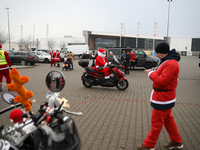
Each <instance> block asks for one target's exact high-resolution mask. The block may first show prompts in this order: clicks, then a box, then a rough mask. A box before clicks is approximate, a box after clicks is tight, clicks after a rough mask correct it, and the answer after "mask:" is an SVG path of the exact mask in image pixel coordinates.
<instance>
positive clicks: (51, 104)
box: [0, 71, 82, 150]
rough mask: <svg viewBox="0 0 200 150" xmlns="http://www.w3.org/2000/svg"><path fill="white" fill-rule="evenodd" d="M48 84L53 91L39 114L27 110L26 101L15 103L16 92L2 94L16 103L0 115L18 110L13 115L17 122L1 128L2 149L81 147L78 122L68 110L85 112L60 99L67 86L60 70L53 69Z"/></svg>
mask: <svg viewBox="0 0 200 150" xmlns="http://www.w3.org/2000/svg"><path fill="white" fill-rule="evenodd" d="M46 85H47V87H48V89H49V90H50V91H51V92H47V94H46V98H47V99H46V101H45V103H44V104H43V105H40V107H39V110H38V112H37V113H36V114H33V113H32V112H31V111H30V112H26V111H25V110H24V108H23V106H22V104H19V103H18V104H15V103H14V98H15V96H14V95H13V94H10V93H4V94H3V95H2V97H3V100H4V101H5V102H7V103H8V104H12V106H10V107H8V108H6V109H4V110H1V111H0V115H1V114H4V113H5V112H7V111H10V110H12V109H14V110H13V111H12V112H11V113H10V116H9V118H10V119H12V121H13V123H14V125H13V126H9V127H7V128H5V129H4V125H2V126H1V127H0V150H44V149H45V150H55V149H59V150H80V148H81V141H80V137H79V134H78V130H77V128H76V125H75V122H74V120H73V119H72V118H71V117H70V116H67V115H65V114H64V113H67V114H71V115H82V113H81V112H71V111H68V110H66V109H64V108H63V105H66V101H63V102H62V103H61V102H60V101H59V98H58V96H59V91H61V90H62V89H63V87H64V85H65V78H64V75H63V74H62V73H61V72H60V71H51V72H50V73H48V75H47V77H46ZM17 107H21V109H16V108H17ZM1 123H2V122H1Z"/></svg>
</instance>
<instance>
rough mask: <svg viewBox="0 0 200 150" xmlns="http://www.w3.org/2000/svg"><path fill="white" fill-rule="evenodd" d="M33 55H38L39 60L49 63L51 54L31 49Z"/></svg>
mask: <svg viewBox="0 0 200 150" xmlns="http://www.w3.org/2000/svg"><path fill="white" fill-rule="evenodd" d="M31 53H33V54H34V55H36V56H37V57H38V60H39V62H45V63H49V62H50V61H51V55H49V54H48V53H46V52H43V51H32V52H31Z"/></svg>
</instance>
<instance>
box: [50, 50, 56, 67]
mask: <svg viewBox="0 0 200 150" xmlns="http://www.w3.org/2000/svg"><path fill="white" fill-rule="evenodd" d="M49 54H50V55H51V67H52V64H54V67H55V65H56V61H55V59H56V53H55V52H54V51H53V50H52V51H51V53H49Z"/></svg>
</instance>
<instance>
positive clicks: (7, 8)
mask: <svg viewBox="0 0 200 150" xmlns="http://www.w3.org/2000/svg"><path fill="white" fill-rule="evenodd" d="M5 9H6V10H7V14H8V41H9V50H11V48H10V24H9V7H6V8H5Z"/></svg>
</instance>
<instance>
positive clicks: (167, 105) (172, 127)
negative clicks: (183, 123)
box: [143, 50, 182, 148]
mask: <svg viewBox="0 0 200 150" xmlns="http://www.w3.org/2000/svg"><path fill="white" fill-rule="evenodd" d="M179 60H180V55H179V54H178V53H176V52H175V51H174V50H171V51H170V52H169V54H168V55H167V56H166V57H165V58H164V59H163V60H162V61H161V65H160V66H159V67H158V69H157V70H156V71H150V72H149V73H148V77H149V78H150V79H151V80H152V81H153V90H152V92H151V97H150V101H151V106H152V107H153V112H152V117H151V130H150V132H149V134H148V136H147V138H146V139H145V140H144V142H143V145H144V146H146V147H148V148H154V147H155V144H156V141H157V139H158V137H159V134H160V132H161V129H162V127H163V125H164V126H165V128H166V130H167V132H168V134H169V138H170V139H171V140H172V141H174V142H176V143H181V142H182V139H181V137H180V134H179V132H178V129H177V126H176V122H175V121H174V117H173V115H172V113H171V110H172V107H174V105H175V101H176V87H177V84H178V80H177V79H178V74H179V64H178V61H179Z"/></svg>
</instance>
